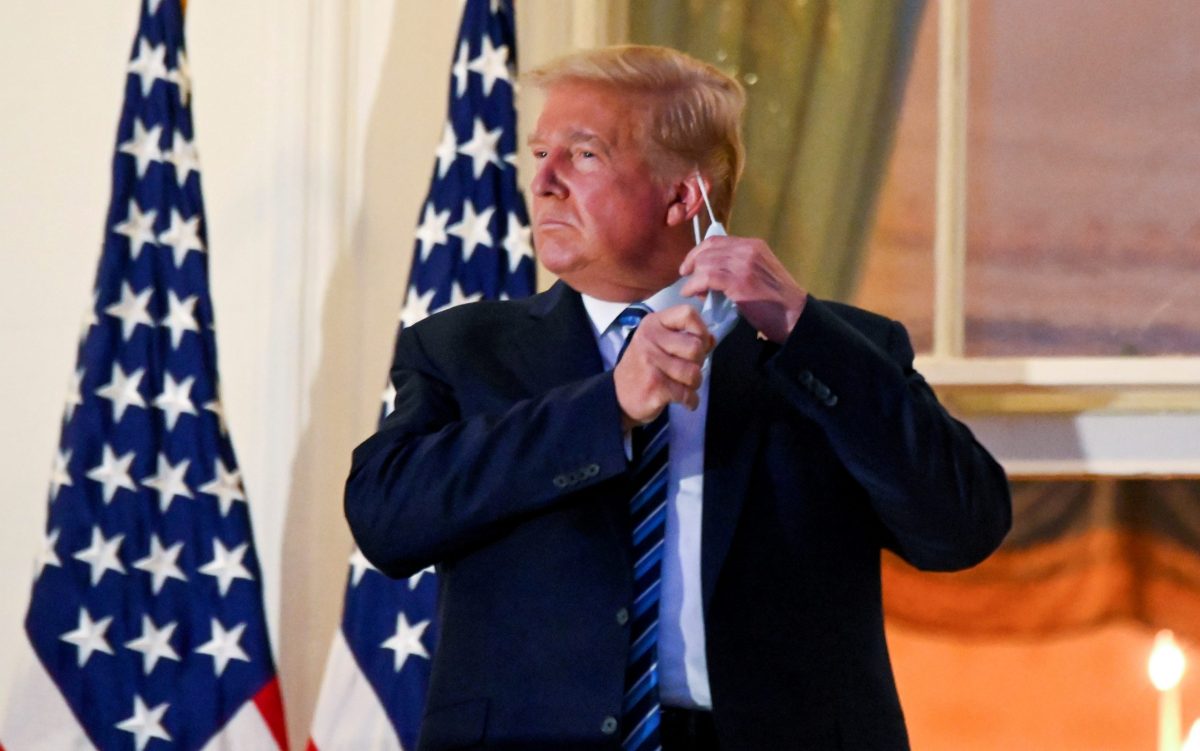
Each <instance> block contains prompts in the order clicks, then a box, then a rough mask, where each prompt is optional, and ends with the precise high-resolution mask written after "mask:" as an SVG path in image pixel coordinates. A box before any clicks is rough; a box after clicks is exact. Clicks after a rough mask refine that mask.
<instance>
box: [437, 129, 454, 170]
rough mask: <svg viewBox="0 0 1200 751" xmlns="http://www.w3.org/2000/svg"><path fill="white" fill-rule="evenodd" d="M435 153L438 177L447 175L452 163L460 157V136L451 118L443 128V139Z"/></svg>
mask: <svg viewBox="0 0 1200 751" xmlns="http://www.w3.org/2000/svg"><path fill="white" fill-rule="evenodd" d="M434 153H436V154H437V172H438V177H439V178H442V177H445V176H446V173H447V172H449V171H450V165H452V164H454V160H455V159H457V158H458V136H456V135H455V134H454V125H453V124H451V123H450V121H449V120H447V121H446V125H445V127H444V128H443V129H442V141H441V143H439V144H438V147H437V150H436V151H435V152H434Z"/></svg>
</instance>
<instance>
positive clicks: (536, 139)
mask: <svg viewBox="0 0 1200 751" xmlns="http://www.w3.org/2000/svg"><path fill="white" fill-rule="evenodd" d="M551 137H557V138H561V139H562V140H563V141H566V142H567V143H581V142H587V141H604V138H603V136H601V135H600V134H599V133H597V132H595V131H593V130H589V129H587V128H575V129H573V130H568V131H566V132H563V133H553V134H551V133H545V132H543V131H542V130H541V129H540V128H539V129H537V130H535V131H533V132H532V133H530V134H529V138H528V139H527V140H528V141H529V143H542V142H544V141H546V140H547V139H549V138H551Z"/></svg>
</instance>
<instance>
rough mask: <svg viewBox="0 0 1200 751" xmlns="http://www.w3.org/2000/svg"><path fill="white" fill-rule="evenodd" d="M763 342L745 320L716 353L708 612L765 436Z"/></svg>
mask: <svg viewBox="0 0 1200 751" xmlns="http://www.w3.org/2000/svg"><path fill="white" fill-rule="evenodd" d="M763 353H764V344H763V343H762V342H761V341H759V339H758V335H757V334H756V332H755V331H754V328H753V327H752V326H751V325H750V324H748V323H746V321H745V320H741V321H739V322H738V325H737V327H736V328H734V330H733V331H732V332H730V334H729V336H728V337H726V339H725V340H724V341H722V342H721V344H720V346H718V347H717V350H716V352H714V353H713V364H712V383H711V385H710V386H709V392H708V418H707V425H706V426H705V431H704V434H705V438H704V510H703V512H702V522H701V530H700V541H701V545H700V561H701V563H700V580H701V587H702V590H703V597H704V599H703V603H704V610H705V612H706V613H707V612H708V605H709V603H710V602H711V600H712V594H713V589H714V588H715V587H716V583H717V575H718V574H719V573H720V571H721V566H722V564H724V562H725V557H726V555H727V554H728V553H729V545H730V543H731V542H732V540H733V533H734V530H735V529H736V527H737V521H738V517H739V516H740V515H741V512H742V505H743V503H744V500H745V497H746V492H747V487H748V486H749V483H750V473H751V471H752V469H753V466H754V460H755V457H756V455H757V451H758V444H759V442H760V440H761V438H762V432H761V430H759V426H760V421H759V420H758V419H757V413H758V412H759V410H760V409H761V405H760V403H759V402H760V401H761V396H762V395H761V390H760V389H758V388H756V384H758V383H759V381H760V379H759V378H758V377H757V376H756V375H755V373H756V371H757V364H758V361H759V358H760V356H761V355H762V354H763Z"/></svg>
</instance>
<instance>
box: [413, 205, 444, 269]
mask: <svg viewBox="0 0 1200 751" xmlns="http://www.w3.org/2000/svg"><path fill="white" fill-rule="evenodd" d="M449 221H450V209H443V210H442V211H439V212H436V213H435V212H434V210H433V202H432V201H430V202H429V203H427V204H425V218H424V219H422V220H421V226H420V227H417V232H416V236H417V242H418V243H419V244H420V246H421V247H420V252H421V260H422V261H424V260H425V259H427V258H429V254H430V253H431V252H433V249H434V248H436V247H437V246H439V245H444V244H445V243H446V240H447V239H449V238H447V236H446V223H447V222H449Z"/></svg>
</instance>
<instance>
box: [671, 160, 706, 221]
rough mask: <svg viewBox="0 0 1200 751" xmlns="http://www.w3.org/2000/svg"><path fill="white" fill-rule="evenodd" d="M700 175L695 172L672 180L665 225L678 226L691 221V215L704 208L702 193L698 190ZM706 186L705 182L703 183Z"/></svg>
mask: <svg viewBox="0 0 1200 751" xmlns="http://www.w3.org/2000/svg"><path fill="white" fill-rule="evenodd" d="M700 179H701V177H700V175H698V174H697V173H696V172H692V173H690V174H688V175H685V176H684V177H683V178H681V179H679V180H676V181H674V182H672V183H671V184H670V185H669V186H668V190H670V202H669V203H668V204H667V226H668V227H678V226H679V225H681V224H684V223H685V222H690V221H692V217H694V216H696V214H698V213H700V212H701V211H703V210H704V195H703V194H702V193H701V192H700V183H699V181H700ZM705 187H707V183H706V184H705Z"/></svg>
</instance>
